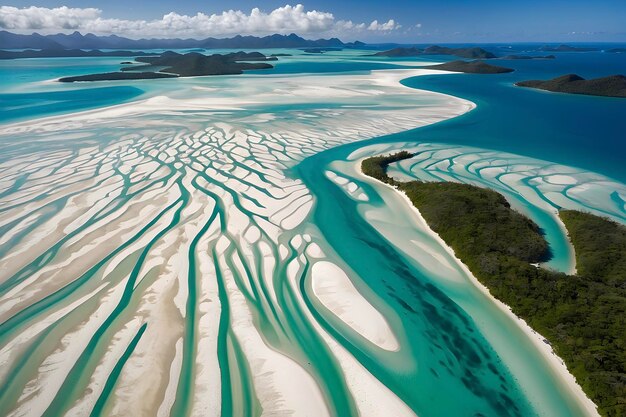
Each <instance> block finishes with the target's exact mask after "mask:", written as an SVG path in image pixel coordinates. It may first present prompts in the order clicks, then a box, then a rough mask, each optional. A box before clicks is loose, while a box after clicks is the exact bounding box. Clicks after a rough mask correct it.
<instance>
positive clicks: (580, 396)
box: [355, 158, 600, 417]
mask: <svg viewBox="0 0 626 417" xmlns="http://www.w3.org/2000/svg"><path fill="white" fill-rule="evenodd" d="M363 159H365V158H358V159H357V160H356V161H355V164H357V165H358V168H357V172H358V174H359V176H361V177H362V178H367V179H368V180H374V183H375V184H377V185H382V186H385V187H388V188H389V189H392V190H393V191H394V192H395V193H396V195H398V196H400V197H401V198H402V199H403V200H404V201H405V202H406V203H407V204H408V206H409V210H410V211H411V212H412V213H413V214H414V215H415V216H416V217H417V219H418V220H419V222H421V223H423V224H424V225H426V226H427V227H426V228H425V229H424V231H425V232H426V233H428V235H429V236H431V237H432V238H433V239H435V240H436V241H437V242H438V243H439V244H440V245H441V246H442V247H443V248H444V250H445V251H446V252H447V253H448V254H449V255H451V256H452V258H453V259H454V261H455V262H456V263H457V265H458V266H459V267H460V268H461V269H462V270H463V272H464V273H465V274H466V275H467V276H468V277H469V279H470V282H471V283H472V284H473V285H474V286H475V287H476V288H477V289H478V290H479V291H480V292H482V293H483V294H484V295H485V296H486V297H487V298H488V299H489V300H490V301H491V302H492V303H493V304H494V305H496V306H497V307H498V309H499V310H500V311H502V312H503V313H504V314H506V315H507V316H508V317H509V318H511V319H512V321H513V322H514V323H515V324H516V325H517V327H518V328H519V329H520V330H521V331H522V332H523V333H524V334H525V335H526V336H527V337H528V339H529V340H530V341H531V342H532V343H533V345H534V346H535V348H536V349H537V350H538V351H539V352H540V353H541V356H543V358H544V360H545V362H546V364H547V365H548V366H549V367H550V368H551V370H552V372H553V373H554V375H555V376H556V377H557V378H558V379H559V380H560V382H561V383H562V384H563V386H564V387H566V388H567V390H568V391H569V392H570V393H571V394H572V398H574V399H575V400H576V402H577V403H578V405H579V406H580V408H581V409H582V410H584V411H585V413H586V414H587V415H589V416H597V417H599V416H600V414H599V413H598V411H597V406H596V405H595V403H593V401H591V399H590V398H589V397H588V396H587V395H586V394H585V392H584V391H583V389H582V387H581V386H580V385H579V384H578V382H577V381H576V378H575V377H574V375H572V374H571V373H570V371H569V370H568V369H567V366H566V365H565V362H564V361H563V360H562V359H561V358H560V357H559V356H558V355H557V354H556V352H554V350H553V349H552V346H551V345H550V344H549V342H546V341H547V339H546V338H545V337H543V336H542V335H541V334H539V333H538V332H536V331H535V330H534V329H533V328H532V327H530V325H529V324H528V323H527V322H526V320H524V319H523V318H521V317H519V316H517V315H515V313H513V311H512V310H511V308H510V307H509V306H508V305H507V304H505V303H503V302H502V301H500V300H498V299H497V298H496V297H494V296H493V295H492V294H491V292H490V291H489V288H487V287H486V286H485V285H483V284H482V283H481V282H480V281H479V280H478V278H476V277H475V276H474V274H473V273H472V272H471V271H470V269H469V268H468V267H467V266H466V265H465V264H464V263H463V262H462V261H461V260H460V259H459V258H457V256H456V254H455V252H454V250H453V249H452V248H451V247H450V246H449V245H448V244H447V243H446V242H445V241H444V240H443V239H442V238H441V236H439V234H437V233H436V232H435V231H434V230H432V229H431V228H430V226H429V225H428V222H426V219H424V217H423V216H422V213H421V212H420V211H419V209H418V208H417V207H415V206H414V205H413V202H412V201H411V200H410V199H409V197H408V196H407V195H406V194H405V193H404V192H402V191H400V190H398V189H396V188H395V187H392V186H391V185H389V184H385V183H383V182H381V181H378V180H375V179H374V178H371V177H369V176H367V175H365V174H364V173H363V172H362V171H361V168H360V164H361V162H362V161H363ZM522 389H523V388H522Z"/></svg>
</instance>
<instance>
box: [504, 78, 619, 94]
mask: <svg viewBox="0 0 626 417" xmlns="http://www.w3.org/2000/svg"><path fill="white" fill-rule="evenodd" d="M515 85H517V86H519V87H530V88H538V89H540V90H547V91H552V92H556V93H569V94H585V95H591V96H605V97H626V77H625V76H623V75H611V76H609V77H602V78H594V79H591V80H586V79H584V78H583V77H581V76H579V75H576V74H567V75H563V76H560V77H557V78H553V79H551V80H545V81H544V80H530V81H519V82H517V83H515Z"/></svg>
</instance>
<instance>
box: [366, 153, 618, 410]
mask: <svg viewBox="0 0 626 417" xmlns="http://www.w3.org/2000/svg"><path fill="white" fill-rule="evenodd" d="M412 156H413V154H411V153H409V152H406V151H402V152H398V153H396V154H392V155H385V156H374V157H371V158H367V159H365V160H363V162H362V164H361V169H362V171H363V173H364V174H366V175H369V176H370V177H373V178H375V179H378V180H380V181H382V182H384V183H386V184H389V185H391V186H393V187H395V188H396V189H398V190H399V191H402V192H404V193H405V194H406V195H407V197H408V198H409V199H410V200H411V202H412V203H413V205H414V206H415V207H416V208H417V209H419V211H420V213H421V215H422V216H423V218H424V219H425V220H426V222H427V223H428V225H429V226H430V227H431V228H432V230H433V231H434V232H435V233H437V234H439V236H440V237H441V238H442V239H443V240H444V241H445V242H446V243H447V244H448V245H450V247H452V249H453V250H454V253H455V255H456V256H457V257H458V258H459V259H460V260H461V261H462V262H463V263H464V264H465V265H467V267H468V268H469V270H470V271H471V272H472V274H473V275H474V276H475V277H476V278H477V279H478V280H479V281H480V283H481V284H483V285H484V286H485V287H487V288H488V290H489V292H490V293H491V295H493V296H494V297H495V298H497V299H498V300H500V301H502V302H503V303H505V304H507V305H508V306H509V307H510V308H511V310H512V311H513V313H514V314H515V315H517V316H518V317H521V318H522V319H524V320H525V321H526V322H527V323H528V325H530V326H531V327H532V328H533V329H534V330H535V331H537V332H539V333H540V334H541V335H543V336H544V337H546V338H547V341H548V342H549V343H550V345H551V346H552V347H553V349H554V351H555V352H556V353H557V354H558V355H559V356H560V357H561V358H562V359H563V361H564V362H565V363H566V364H567V368H568V370H569V371H570V372H571V373H572V375H574V376H575V377H576V381H577V382H578V384H580V386H581V387H582V389H583V391H584V392H585V394H587V396H589V398H590V399H591V400H592V401H593V402H594V403H595V404H596V405H597V406H598V411H599V413H600V414H601V415H603V416H623V415H626V391H625V390H624V383H623V381H624V375H625V374H626V368H625V366H626V363H625V362H624V360H623V358H624V344H625V343H626V321H625V320H624V319H623V318H624V311H625V309H626V287H624V282H625V280H626V227H625V226H623V225H620V224H617V223H615V222H613V221H611V220H608V219H605V218H602V217H598V216H594V215H592V214H588V213H583V212H579V211H573V210H561V211H560V212H559V217H560V218H561V220H562V221H563V223H564V225H565V227H566V229H567V232H568V235H569V237H570V239H571V242H572V245H573V246H574V250H575V253H576V270H577V274H576V275H566V274H564V273H560V272H555V271H551V270H548V269H545V268H541V267H536V266H534V265H533V263H539V262H544V261H545V260H546V259H547V258H549V246H548V242H546V240H545V237H544V236H543V234H542V232H541V229H540V228H539V226H537V224H535V223H534V222H533V221H532V220H531V219H529V218H527V217H526V216H524V215H522V214H521V213H519V212H517V211H515V210H513V209H512V208H511V206H510V204H509V203H508V202H507V200H506V199H505V198H504V196H502V195H501V194H499V193H497V192H495V191H493V190H489V189H486V188H480V187H477V186H474V185H470V184H459V183H453V182H421V181H409V182H400V181H397V180H395V179H394V178H391V177H389V176H388V175H387V167H388V166H389V164H391V163H393V162H397V161H401V160H404V159H408V158H411V157H412Z"/></svg>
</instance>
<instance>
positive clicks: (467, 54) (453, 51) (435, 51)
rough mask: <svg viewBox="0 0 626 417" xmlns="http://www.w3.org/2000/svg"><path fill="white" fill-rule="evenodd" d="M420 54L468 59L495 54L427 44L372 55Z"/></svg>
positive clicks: (402, 55) (473, 48)
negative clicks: (422, 46)
mask: <svg viewBox="0 0 626 417" xmlns="http://www.w3.org/2000/svg"><path fill="white" fill-rule="evenodd" d="M421 55H452V56H458V57H460V58H469V59H489V58H495V57H496V56H495V55H494V54H492V53H491V52H489V51H486V50H484V49H483V48H478V47H468V48H448V47H445V46H437V45H433V46H429V47H427V48H424V49H419V48H416V47H399V48H393V49H390V50H388V51H381V52H377V53H375V54H373V55H372V56H386V57H415V56H421Z"/></svg>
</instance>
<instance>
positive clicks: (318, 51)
mask: <svg viewBox="0 0 626 417" xmlns="http://www.w3.org/2000/svg"><path fill="white" fill-rule="evenodd" d="M341 50H342V48H306V49H303V50H302V51H303V52H304V53H306V54H323V53H324V52H332V51H341Z"/></svg>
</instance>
